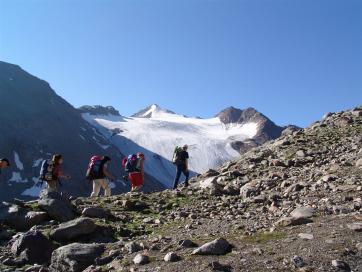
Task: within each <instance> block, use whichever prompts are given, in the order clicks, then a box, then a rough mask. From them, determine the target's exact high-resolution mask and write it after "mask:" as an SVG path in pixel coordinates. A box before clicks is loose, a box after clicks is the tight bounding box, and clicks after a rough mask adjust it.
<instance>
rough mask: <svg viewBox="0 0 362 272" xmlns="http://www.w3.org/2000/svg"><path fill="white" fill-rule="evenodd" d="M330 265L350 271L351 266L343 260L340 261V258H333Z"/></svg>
mask: <svg viewBox="0 0 362 272" xmlns="http://www.w3.org/2000/svg"><path fill="white" fill-rule="evenodd" d="M332 266H334V267H336V268H339V269H340V270H343V271H351V268H350V267H349V264H348V263H346V262H344V261H340V260H333V261H332Z"/></svg>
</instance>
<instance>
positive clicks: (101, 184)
mask: <svg viewBox="0 0 362 272" xmlns="http://www.w3.org/2000/svg"><path fill="white" fill-rule="evenodd" d="M110 161H111V158H110V157H108V156H103V157H99V156H93V157H92V158H91V161H90V163H89V166H88V171H87V179H89V180H91V181H92V182H93V191H92V194H91V197H97V196H98V195H99V192H100V190H101V188H102V189H103V190H104V196H111V188H110V187H109V181H108V180H107V178H108V179H110V180H115V178H114V177H113V175H112V174H111V173H109V171H108V162H110Z"/></svg>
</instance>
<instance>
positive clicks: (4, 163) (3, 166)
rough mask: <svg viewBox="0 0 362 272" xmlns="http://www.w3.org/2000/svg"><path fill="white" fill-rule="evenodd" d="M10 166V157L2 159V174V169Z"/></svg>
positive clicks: (0, 160)
mask: <svg viewBox="0 0 362 272" xmlns="http://www.w3.org/2000/svg"><path fill="white" fill-rule="evenodd" d="M9 166H10V162H9V160H8V159H6V158H2V159H0V174H1V169H5V168H7V167H9Z"/></svg>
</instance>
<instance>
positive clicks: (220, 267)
mask: <svg viewBox="0 0 362 272" xmlns="http://www.w3.org/2000/svg"><path fill="white" fill-rule="evenodd" d="M208 266H209V267H210V269H211V270H212V271H219V272H221V271H222V272H231V271H232V267H231V266H230V265H224V264H221V263H219V262H217V261H214V262H211V263H210V264H209V265H208Z"/></svg>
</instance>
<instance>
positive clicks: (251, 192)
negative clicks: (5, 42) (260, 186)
mask: <svg viewBox="0 0 362 272" xmlns="http://www.w3.org/2000/svg"><path fill="white" fill-rule="evenodd" d="M256 194H257V189H256V188H254V187H253V186H252V185H250V184H245V185H244V186H243V187H241V188H240V196H241V197H242V198H243V199H246V198H249V197H251V196H255V195H256Z"/></svg>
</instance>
